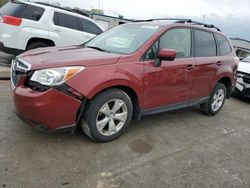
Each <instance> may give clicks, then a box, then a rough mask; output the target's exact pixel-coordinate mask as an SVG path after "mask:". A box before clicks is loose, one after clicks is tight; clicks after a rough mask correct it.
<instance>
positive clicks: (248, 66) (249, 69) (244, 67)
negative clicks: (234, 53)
mask: <svg viewBox="0 0 250 188" xmlns="http://www.w3.org/2000/svg"><path fill="white" fill-rule="evenodd" d="M238 71H240V72H244V73H248V74H250V63H247V62H242V61H241V62H240V63H239V67H238Z"/></svg>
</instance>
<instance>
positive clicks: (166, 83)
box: [143, 28, 196, 110]
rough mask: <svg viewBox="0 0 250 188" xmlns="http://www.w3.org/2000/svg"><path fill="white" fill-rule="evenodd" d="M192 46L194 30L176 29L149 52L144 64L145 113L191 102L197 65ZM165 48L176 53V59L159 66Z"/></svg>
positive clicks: (163, 37) (166, 34)
mask: <svg viewBox="0 0 250 188" xmlns="http://www.w3.org/2000/svg"><path fill="white" fill-rule="evenodd" d="M191 43H192V42H191V30H190V29H188V28H176V29H171V30H169V31H167V32H166V33H165V34H164V35H162V36H161V37H160V39H159V40H158V41H157V42H156V43H155V44H154V45H153V46H152V47H151V48H150V49H149V50H148V52H147V53H146V56H145V61H144V67H145V68H144V105H143V108H144V110H150V109H156V108H158V107H164V106H168V105H173V104H181V103H187V101H188V99H189V96H190V91H191V88H192V83H193V79H194V75H193V72H194V69H195V65H196V62H195V59H194V58H193V57H192V55H191ZM163 48H169V49H174V50H176V52H177V55H176V59H175V60H174V61H162V62H161V66H159V67H156V66H155V63H154V62H155V59H156V58H157V54H158V51H159V50H160V49H163Z"/></svg>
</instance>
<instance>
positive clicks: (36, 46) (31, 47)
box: [27, 42, 49, 50]
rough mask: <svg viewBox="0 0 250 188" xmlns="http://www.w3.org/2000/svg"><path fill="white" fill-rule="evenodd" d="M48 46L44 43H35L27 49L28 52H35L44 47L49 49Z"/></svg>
mask: <svg viewBox="0 0 250 188" xmlns="http://www.w3.org/2000/svg"><path fill="white" fill-rule="evenodd" d="M48 46H49V45H48V44H46V43H44V42H33V43H31V44H30V45H29V46H28V47H27V50H33V49H36V48H44V47H48Z"/></svg>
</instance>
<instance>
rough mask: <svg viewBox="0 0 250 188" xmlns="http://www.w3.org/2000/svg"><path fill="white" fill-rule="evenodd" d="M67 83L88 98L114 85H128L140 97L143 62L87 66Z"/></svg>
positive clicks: (141, 92)
mask: <svg viewBox="0 0 250 188" xmlns="http://www.w3.org/2000/svg"><path fill="white" fill-rule="evenodd" d="M67 84H68V85H69V86H70V87H72V88H74V89H75V90H77V91H78V92H80V93H81V94H82V95H84V96H86V97H87V98H89V99H92V98H93V97H94V96H95V95H96V94H98V93H99V92H101V91H103V90H105V89H107V88H111V87H116V86H117V87H119V86H125V87H129V88H130V89H132V90H134V92H135V93H136V94H137V96H138V98H139V99H141V98H142V97H140V96H142V95H143V64H142V63H126V64H120V65H119V64H113V65H105V66H93V67H87V68H86V69H85V70H84V71H82V72H81V73H79V74H78V75H76V76H75V77H73V78H72V79H70V80H69V81H67Z"/></svg>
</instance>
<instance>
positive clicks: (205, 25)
mask: <svg viewBox="0 0 250 188" xmlns="http://www.w3.org/2000/svg"><path fill="white" fill-rule="evenodd" d="M175 23H190V24H194V25H203V26H204V27H207V28H214V29H216V30H217V31H221V30H220V29H219V28H218V27H216V26H214V25H212V24H206V23H202V22H196V21H193V20H191V19H184V20H178V21H176V22H175Z"/></svg>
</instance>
